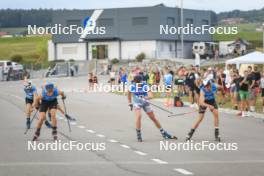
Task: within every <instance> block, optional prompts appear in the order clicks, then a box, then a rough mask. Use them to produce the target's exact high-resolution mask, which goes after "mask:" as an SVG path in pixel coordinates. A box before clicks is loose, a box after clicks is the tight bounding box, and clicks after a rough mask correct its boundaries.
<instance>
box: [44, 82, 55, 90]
mask: <svg viewBox="0 0 264 176" xmlns="http://www.w3.org/2000/svg"><path fill="white" fill-rule="evenodd" d="M45 89H46V90H52V89H54V84H53V83H47V84H46V85H45Z"/></svg>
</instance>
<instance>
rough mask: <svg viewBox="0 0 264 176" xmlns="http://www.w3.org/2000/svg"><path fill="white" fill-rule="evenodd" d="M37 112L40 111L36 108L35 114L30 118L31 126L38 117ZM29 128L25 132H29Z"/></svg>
mask: <svg viewBox="0 0 264 176" xmlns="http://www.w3.org/2000/svg"><path fill="white" fill-rule="evenodd" d="M37 113H38V110H36V112H35V114H34V115H33V118H32V119H31V120H30V126H31V124H32V122H33V120H34V119H35V118H36V117H37ZM28 130H29V128H27V129H26V131H25V132H24V134H27V132H28Z"/></svg>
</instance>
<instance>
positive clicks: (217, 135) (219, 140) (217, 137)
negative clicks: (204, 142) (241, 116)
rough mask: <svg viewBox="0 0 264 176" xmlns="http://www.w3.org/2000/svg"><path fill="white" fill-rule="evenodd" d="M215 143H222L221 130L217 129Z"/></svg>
mask: <svg viewBox="0 0 264 176" xmlns="http://www.w3.org/2000/svg"><path fill="white" fill-rule="evenodd" d="M215 141H217V142H221V138H220V135H219V128H215Z"/></svg>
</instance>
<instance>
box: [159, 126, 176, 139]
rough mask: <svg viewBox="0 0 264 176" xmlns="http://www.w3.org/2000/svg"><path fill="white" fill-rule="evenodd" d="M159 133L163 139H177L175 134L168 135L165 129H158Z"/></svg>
mask: <svg viewBox="0 0 264 176" xmlns="http://www.w3.org/2000/svg"><path fill="white" fill-rule="evenodd" d="M160 133H161V135H162V137H163V138H164V139H176V140H177V139H178V138H177V137H176V136H172V135H170V134H169V133H168V132H167V131H164V130H163V129H160Z"/></svg>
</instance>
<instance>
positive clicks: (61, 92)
mask: <svg viewBox="0 0 264 176" xmlns="http://www.w3.org/2000/svg"><path fill="white" fill-rule="evenodd" d="M59 95H60V96H61V97H62V99H65V98H66V95H65V93H64V92H63V91H61V90H59Z"/></svg>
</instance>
